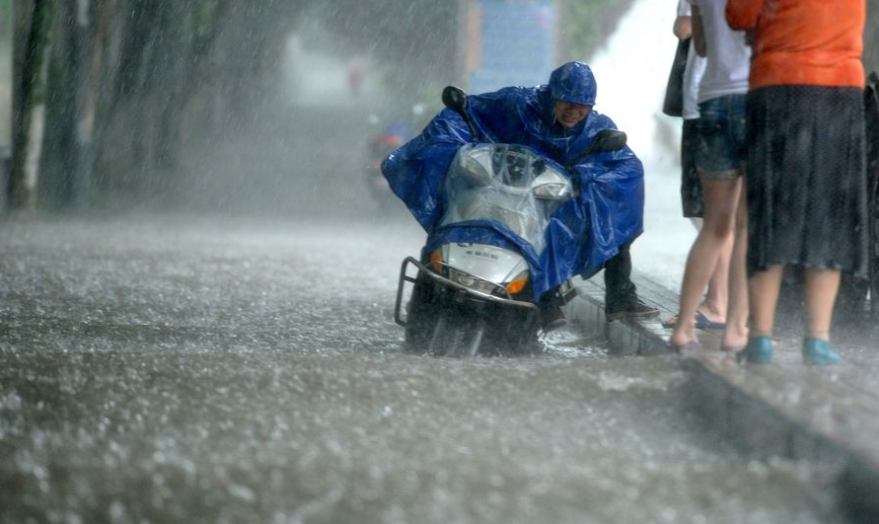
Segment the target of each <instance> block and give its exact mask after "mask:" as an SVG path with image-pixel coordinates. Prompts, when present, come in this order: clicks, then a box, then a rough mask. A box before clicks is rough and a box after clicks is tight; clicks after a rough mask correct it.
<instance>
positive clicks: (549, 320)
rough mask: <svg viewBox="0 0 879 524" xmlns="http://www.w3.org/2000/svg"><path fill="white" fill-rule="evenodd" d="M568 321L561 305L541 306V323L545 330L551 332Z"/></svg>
mask: <svg viewBox="0 0 879 524" xmlns="http://www.w3.org/2000/svg"><path fill="white" fill-rule="evenodd" d="M567 323H568V319H567V318H565V312H564V311H563V310H562V308H561V307H559V306H549V307H542V308H540V324H541V325H542V326H543V331H544V332H546V333H549V332H550V331H552V330H554V329H558V328H560V327H562V326H564V325H565V324H567Z"/></svg>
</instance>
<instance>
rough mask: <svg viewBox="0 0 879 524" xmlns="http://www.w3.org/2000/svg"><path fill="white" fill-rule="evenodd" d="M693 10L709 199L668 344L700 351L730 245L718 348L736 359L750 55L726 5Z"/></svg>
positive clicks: (744, 310)
mask: <svg viewBox="0 0 879 524" xmlns="http://www.w3.org/2000/svg"><path fill="white" fill-rule="evenodd" d="M689 3H690V4H691V6H692V30H693V47H694V49H695V51H696V53H697V54H698V55H699V56H703V57H705V59H706V61H705V71H704V73H703V75H702V78H701V80H700V81H699V82H698V84H699V88H698V97H697V101H698V103H699V120H698V124H697V125H698V145H697V150H696V169H697V171H698V173H699V178H700V181H701V184H702V189H703V194H704V197H703V198H704V209H703V220H704V222H703V225H702V228H701V229H700V230H699V234H698V235H697V236H696V240H695V241H694V242H693V247H692V248H691V249H690V254H689V256H688V257H687V265H686V268H685V270H684V280H683V284H682V286H681V298H680V300H681V303H680V310H679V313H678V318H677V321H676V323H675V327H674V330H673V332H672V335H671V337H670V339H669V344H670V345H671V347H672V349H674V350H676V351H678V352H686V351H693V350H698V349H701V345H700V344H699V341H698V340H697V339H696V334H695V327H696V318H697V311H698V308H699V305H700V302H701V300H702V294H703V292H704V290H705V287H706V286H707V285H708V282H709V280H710V279H711V275H712V273H713V272H714V270H715V268H716V267H717V264H718V263H719V261H720V260H721V258H722V256H723V253H724V250H725V249H728V246H729V245H730V242H733V250H732V257H731V259H730V264H729V277H728V282H729V284H728V290H729V291H728V293H729V297H728V306H727V311H726V313H727V315H726V323H725V326H724V333H723V339H722V341H721V343H722V346H723V349H724V350H725V351H727V352H729V353H730V354H737V353H738V352H739V351H741V350H742V349H743V348H744V346H745V344H746V342H747V337H748V330H747V317H748V305H747V287H746V278H745V264H744V260H745V259H744V255H745V250H746V249H747V244H746V242H747V234H746V233H747V212H746V211H747V209H746V207H745V203H744V199H740V195H742V194H743V191H742V185H743V176H742V175H743V174H744V166H745V160H746V149H745V99H746V94H747V91H748V75H749V60H750V48H749V47H748V45H747V44H746V43H745V34H744V33H743V32H741V31H732V30H731V29H730V28H729V26H728V25H727V24H726V18H725V11H724V9H725V7H726V0H689Z"/></svg>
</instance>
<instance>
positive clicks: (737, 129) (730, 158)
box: [696, 94, 747, 180]
mask: <svg viewBox="0 0 879 524" xmlns="http://www.w3.org/2000/svg"><path fill="white" fill-rule="evenodd" d="M746 99H747V96H746V95H744V94H742V95H726V96H721V97H717V98H712V99H710V100H706V101H704V102H702V103H701V104H699V145H698V147H697V149H696V167H697V168H698V169H699V172H700V174H701V175H702V176H703V177H706V178H710V179H714V180H731V179H734V178H736V177H737V176H739V175H740V170H742V169H744V167H745V161H746V159H747V149H746V147H745V138H746V137H745V119H746V114H745V100H746Z"/></svg>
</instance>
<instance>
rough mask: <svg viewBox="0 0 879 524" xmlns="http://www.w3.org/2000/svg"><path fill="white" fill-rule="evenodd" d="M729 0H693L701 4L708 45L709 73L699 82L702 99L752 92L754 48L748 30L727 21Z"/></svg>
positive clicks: (699, 98) (707, 68)
mask: <svg viewBox="0 0 879 524" xmlns="http://www.w3.org/2000/svg"><path fill="white" fill-rule="evenodd" d="M726 1H727V0H689V2H690V4H692V5H694V6H697V7H699V12H700V14H701V15H702V27H704V28H705V45H706V47H707V49H708V56H707V57H706V64H705V74H704V75H703V76H702V81H701V82H699V97H698V100H699V102H700V103H701V102H704V101H706V100H711V99H712V98H717V97H720V96H726V95H740V94H745V93H747V92H748V74H749V72H750V65H751V48H750V47H749V46H748V45H747V44H745V32H744V31H733V30H732V29H730V28H729V25H727V23H726Z"/></svg>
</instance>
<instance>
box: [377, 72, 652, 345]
mask: <svg viewBox="0 0 879 524" xmlns="http://www.w3.org/2000/svg"><path fill="white" fill-rule="evenodd" d="M596 93H597V84H596V81H595V77H594V75H593V74H592V70H591V69H590V68H589V66H588V65H586V64H585V63H583V62H569V63H567V64H564V65H562V66H561V67H559V68H558V69H556V70H555V71H553V72H552V75H551V76H550V80H549V84H547V85H542V86H538V87H531V88H526V87H506V88H503V89H500V90H499V91H495V92H491V93H485V94H480V95H469V96H468V97H467V104H468V105H467V111H468V112H469V114H470V117H471V120H472V123H473V125H474V127H475V131H476V134H477V135H479V136H476V137H473V136H471V131H470V129H469V127H468V125H467V123H466V122H465V121H464V119H463V118H462V117H461V116H460V115H459V114H457V113H456V112H454V111H452V110H451V109H444V110H443V111H442V112H440V113H439V114H438V115H437V116H436V117H434V119H433V120H432V121H431V122H430V123H429V124H428V126H427V127H426V128H425V129H424V131H423V132H422V133H421V134H420V135H419V136H417V137H415V138H414V139H413V140H411V141H409V142H408V143H406V144H404V145H403V146H402V147H400V148H399V149H398V150H397V151H395V152H393V153H392V154H391V155H389V156H388V158H386V159H385V161H384V162H383V164H382V172H383V174H384V175H385V178H387V180H388V183H389V185H390V187H391V189H392V190H393V191H394V193H395V194H396V195H397V196H398V197H400V198H401V199H402V200H403V202H404V203H405V204H406V205H407V207H408V208H409V210H410V211H411V212H412V214H413V215H414V216H415V218H416V219H417V220H418V222H419V223H420V224H421V225H422V226H423V227H424V229H425V230H426V231H427V232H428V234H429V238H428V244H427V246H426V249H425V252H430V251H431V250H432V249H433V247H435V246H436V245H439V244H441V243H445V242H450V241H451V242H467V241H470V242H482V243H491V244H494V245H499V246H501V247H505V246H509V245H510V244H513V245H516V244H517V243H516V239H511V238H502V235H499V234H498V232H497V231H486V230H485V229H481V228H473V229H472V231H468V230H466V228H464V229H463V230H462V228H453V229H454V230H453V231H445V230H444V229H443V228H440V227H439V224H440V220H441V219H442V217H443V213H444V211H445V202H444V201H443V194H442V191H441V189H442V183H443V177H444V176H445V173H446V171H447V169H448V168H449V165H450V164H451V162H452V159H453V157H454V156H455V153H456V152H457V151H458V149H459V148H460V147H461V146H463V145H465V144H468V143H473V142H494V143H507V144H518V145H524V146H528V147H530V148H532V149H533V150H535V151H537V152H538V153H540V154H543V155H545V156H547V157H548V158H550V159H552V160H554V161H556V162H558V163H559V164H561V165H567V164H568V163H569V162H571V161H573V160H575V159H577V157H578V156H579V155H580V154H581V153H582V152H583V151H584V150H585V149H586V148H587V147H589V145H590V144H591V143H592V140H593V138H594V137H595V135H596V133H598V132H599V131H600V130H602V129H607V128H611V129H615V128H616V126H615V124H614V123H613V121H612V120H611V119H610V118H608V117H607V116H605V115H602V114H600V113H598V112H596V111H593V110H592V107H593V106H594V105H595V98H596ZM568 172H569V174H570V176H571V177H572V181H573V183H574V185H575V187H579V192H578V194H577V196H576V197H575V198H574V199H572V200H571V201H569V202H568V203H566V204H564V205H563V206H562V207H561V208H560V209H559V210H558V211H556V212H555V213H554V214H553V217H552V220H551V221H550V226H549V228H548V230H547V245H548V248H547V249H545V250H544V251H543V253H542V254H541V255H540V256H539V259H538V260H534V261H531V262H530V265H531V273H532V286H533V287H534V290H535V294H536V295H538V296H539V300H538V305H539V306H540V307H541V313H542V318H543V323H544V326H545V328H549V329H551V328H554V327H557V326H558V325H561V324H564V316H563V314H562V312H561V308H560V305H561V303H560V301H559V300H558V298H557V293H555V290H556V289H557V288H558V287H559V286H560V285H561V284H562V283H563V282H564V281H565V280H567V279H568V278H570V277H571V276H573V275H580V276H581V277H583V278H589V277H591V276H592V275H594V274H595V273H597V272H598V271H600V270H601V269H602V268H603V269H605V272H604V278H605V284H606V295H605V313H606V316H607V318H608V320H611V321H612V320H615V319H618V318H623V317H644V316H655V315H657V314H658V313H659V311H658V310H657V309H656V308H654V307H651V306H648V305H646V304H644V303H643V302H642V301H641V300H640V299H639V298H638V296H637V294H636V289H635V285H634V284H633V283H632V281H631V270H632V262H631V256H630V254H629V247H630V245H631V243H632V242H633V241H634V240H635V238H636V237H637V236H638V235H639V234H640V233H641V232H642V229H643V211H644V170H643V167H642V165H641V162H640V160H638V158H637V157H636V156H635V154H634V153H633V152H632V150H631V149H629V148H628V147H624V148H623V149H621V150H618V151H613V152H607V153H597V154H594V155H588V156H586V157H584V158H582V159H581V160H579V161H576V162H575V163H574V165H572V166H571V167H570V169H569V170H568ZM526 251H527V249H526ZM526 258H528V257H527V256H526Z"/></svg>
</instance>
